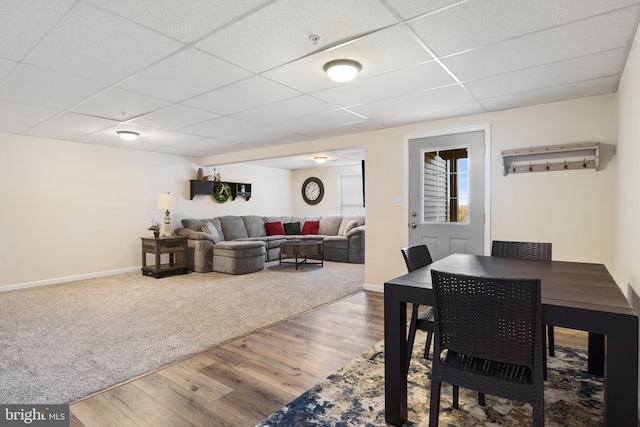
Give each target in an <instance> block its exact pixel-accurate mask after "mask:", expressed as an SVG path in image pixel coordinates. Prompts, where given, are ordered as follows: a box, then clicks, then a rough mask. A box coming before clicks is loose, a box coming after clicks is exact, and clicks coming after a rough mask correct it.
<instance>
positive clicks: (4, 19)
mask: <svg viewBox="0 0 640 427" xmlns="http://www.w3.org/2000/svg"><path fill="white" fill-rule="evenodd" d="M75 3H77V2H76V0H56V1H51V0H29V1H24V0H2V1H1V2H0V40H2V43H0V57H4V58H9V59H13V60H16V61H21V60H23V59H24V57H25V56H27V54H28V53H29V52H31V49H33V48H34V46H36V44H37V43H38V42H39V41H40V39H41V38H42V37H43V36H44V35H45V34H47V33H48V32H49V31H51V29H52V28H53V27H54V26H55V25H56V23H57V22H58V21H60V20H61V19H62V17H64V16H65V15H66V14H67V13H68V12H69V11H70V10H71V8H72V7H73V5H74V4H75Z"/></svg>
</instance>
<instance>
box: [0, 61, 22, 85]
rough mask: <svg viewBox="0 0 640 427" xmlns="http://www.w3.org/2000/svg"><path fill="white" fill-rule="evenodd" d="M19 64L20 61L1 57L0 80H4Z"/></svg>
mask: <svg viewBox="0 0 640 427" xmlns="http://www.w3.org/2000/svg"><path fill="white" fill-rule="evenodd" d="M17 66H18V62H15V61H11V60H10V59H4V58H0V82H2V80H4V79H5V78H6V77H7V76H8V75H9V73H11V71H13V69H14V68H16V67H17Z"/></svg>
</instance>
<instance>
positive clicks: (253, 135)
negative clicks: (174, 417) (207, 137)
mask: <svg viewBox="0 0 640 427" xmlns="http://www.w3.org/2000/svg"><path fill="white" fill-rule="evenodd" d="M290 135H291V132H289V131H286V130H282V129H276V128H273V127H270V126H257V127H253V128H251V129H244V130H241V131H238V132H232V133H226V134H224V135H221V136H220V138H222V139H224V140H225V141H232V142H241V143H243V144H250V143H256V142H272V141H280V138H284V137H287V136H290Z"/></svg>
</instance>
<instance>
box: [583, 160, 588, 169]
mask: <svg viewBox="0 0 640 427" xmlns="http://www.w3.org/2000/svg"><path fill="white" fill-rule="evenodd" d="M582 167H583V168H586V167H587V159H585V158H583V159H582Z"/></svg>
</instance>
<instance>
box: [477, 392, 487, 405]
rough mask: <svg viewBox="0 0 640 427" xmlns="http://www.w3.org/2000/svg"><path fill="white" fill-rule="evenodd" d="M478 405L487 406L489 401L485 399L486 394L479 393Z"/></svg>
mask: <svg viewBox="0 0 640 427" xmlns="http://www.w3.org/2000/svg"><path fill="white" fill-rule="evenodd" d="M478 405H480V406H487V401H486V400H485V398H484V393H478Z"/></svg>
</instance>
